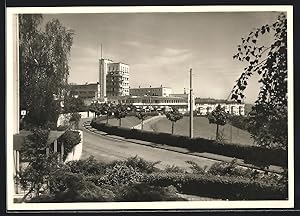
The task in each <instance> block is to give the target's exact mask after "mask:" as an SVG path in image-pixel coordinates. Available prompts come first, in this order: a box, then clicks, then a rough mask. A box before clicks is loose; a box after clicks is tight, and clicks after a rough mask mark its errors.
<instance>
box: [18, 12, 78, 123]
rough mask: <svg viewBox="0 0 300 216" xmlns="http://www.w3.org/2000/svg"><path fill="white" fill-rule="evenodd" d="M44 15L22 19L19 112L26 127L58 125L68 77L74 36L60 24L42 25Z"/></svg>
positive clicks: (25, 16)
mask: <svg viewBox="0 0 300 216" xmlns="http://www.w3.org/2000/svg"><path fill="white" fill-rule="evenodd" d="M42 21H43V17H42V15H33V14H21V15H19V32H20V44H19V52H20V53H19V56H20V58H19V60H20V108H21V109H24V110H26V111H27V115H26V117H25V119H24V121H25V122H26V124H27V125H32V126H41V127H45V126H47V124H48V123H49V122H55V123H56V121H57V118H58V114H59V109H60V106H59V102H58V101H57V100H55V97H57V98H59V97H60V96H61V94H62V90H63V89H64V88H65V85H66V83H67V78H68V75H69V66H68V60H69V54H70V51H71V46H72V43H73V32H72V31H71V30H68V29H67V28H66V27H64V26H62V24H61V23H60V22H59V21H58V20H57V19H53V20H52V21H49V22H48V23H47V24H46V26H45V29H44V30H42V29H41V28H40V25H41V23H42Z"/></svg>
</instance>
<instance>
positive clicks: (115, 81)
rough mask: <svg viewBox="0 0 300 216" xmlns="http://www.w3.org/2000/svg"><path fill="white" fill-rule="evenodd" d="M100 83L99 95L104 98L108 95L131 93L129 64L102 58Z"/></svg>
mask: <svg viewBox="0 0 300 216" xmlns="http://www.w3.org/2000/svg"><path fill="white" fill-rule="evenodd" d="M99 84H100V92H99V96H100V98H102V99H103V98H106V97H107V96H126V95H129V65H127V64H124V63H121V62H117V63H116V62H113V61H112V60H109V59H100V60H99Z"/></svg>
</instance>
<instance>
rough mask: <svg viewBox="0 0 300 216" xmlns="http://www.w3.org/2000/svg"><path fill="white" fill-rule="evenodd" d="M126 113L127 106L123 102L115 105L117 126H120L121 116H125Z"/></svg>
mask: <svg viewBox="0 0 300 216" xmlns="http://www.w3.org/2000/svg"><path fill="white" fill-rule="evenodd" d="M127 113H128V110H127V106H125V105H123V104H118V105H117V106H116V107H115V110H114V115H115V117H116V118H117V119H119V127H121V125H122V118H125V117H126V116H127Z"/></svg>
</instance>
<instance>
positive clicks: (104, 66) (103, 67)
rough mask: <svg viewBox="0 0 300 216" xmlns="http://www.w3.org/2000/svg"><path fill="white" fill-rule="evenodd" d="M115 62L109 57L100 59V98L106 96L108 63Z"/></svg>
mask: <svg viewBox="0 0 300 216" xmlns="http://www.w3.org/2000/svg"><path fill="white" fill-rule="evenodd" d="M110 63H113V61H111V60H109V59H102V58H101V59H99V84H100V94H99V96H100V98H105V97H106V75H107V71H108V64H110Z"/></svg>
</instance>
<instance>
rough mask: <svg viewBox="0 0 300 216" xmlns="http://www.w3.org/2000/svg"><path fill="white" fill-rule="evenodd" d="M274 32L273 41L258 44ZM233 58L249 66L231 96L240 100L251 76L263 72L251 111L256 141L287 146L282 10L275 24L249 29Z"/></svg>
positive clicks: (285, 63) (274, 145) (285, 47)
mask: <svg viewBox="0 0 300 216" xmlns="http://www.w3.org/2000/svg"><path fill="white" fill-rule="evenodd" d="M265 34H271V35H269V36H272V42H271V43H270V45H261V46H260V45H259V39H260V38H262V37H263V35H265ZM233 58H234V59H238V60H239V61H242V62H245V63H246V64H247V65H248V66H247V67H245V68H244V72H243V73H242V74H241V76H240V77H239V79H238V80H237V83H236V85H235V86H234V88H233V91H232V96H231V98H232V99H235V100H236V101H238V102H241V101H242V99H243V98H244V97H245V95H244V90H245V89H246V87H247V85H248V79H249V78H250V77H251V76H253V74H258V75H259V76H260V79H259V81H258V82H259V83H260V84H261V87H260V91H259V94H258V98H257V100H256V102H255V106H254V107H253V108H252V111H251V112H250V114H249V129H248V130H249V131H250V133H251V134H252V135H253V138H254V139H255V141H256V143H257V144H259V145H261V146H265V147H277V148H278V147H279V148H284V149H286V147H287V98H288V97H287V19H286V16H285V14H280V15H279V16H278V19H277V20H276V22H274V23H273V24H266V25H263V26H262V27H260V28H257V29H256V30H255V31H252V32H250V34H249V35H248V36H247V37H246V38H242V43H241V44H240V45H238V52H237V53H236V54H235V55H234V56H233Z"/></svg>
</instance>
